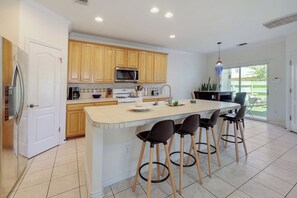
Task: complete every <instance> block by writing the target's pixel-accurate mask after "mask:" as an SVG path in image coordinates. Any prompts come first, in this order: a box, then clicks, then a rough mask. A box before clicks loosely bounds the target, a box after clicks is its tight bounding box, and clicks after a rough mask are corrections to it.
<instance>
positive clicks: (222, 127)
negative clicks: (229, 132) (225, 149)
mask: <svg viewBox="0 0 297 198" xmlns="http://www.w3.org/2000/svg"><path fill="white" fill-rule="evenodd" d="M225 122H226V121H225V120H223V123H222V126H221V130H220V133H219V138H218V143H217V146H218V147H220V142H221V137H222V135H223V132H224V126H225Z"/></svg>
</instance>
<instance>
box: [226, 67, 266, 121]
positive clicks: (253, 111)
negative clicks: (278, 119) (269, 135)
mask: <svg viewBox="0 0 297 198" xmlns="http://www.w3.org/2000/svg"><path fill="white" fill-rule="evenodd" d="M221 89H222V90H223V91H224V90H231V91H234V94H235V93H237V92H246V93H247V96H246V102H245V104H246V105H247V114H246V115H247V116H248V117H251V118H256V119H264V120H266V119H267V64H261V65H250V66H238V67H232V68H224V70H223V73H222V88H221Z"/></svg>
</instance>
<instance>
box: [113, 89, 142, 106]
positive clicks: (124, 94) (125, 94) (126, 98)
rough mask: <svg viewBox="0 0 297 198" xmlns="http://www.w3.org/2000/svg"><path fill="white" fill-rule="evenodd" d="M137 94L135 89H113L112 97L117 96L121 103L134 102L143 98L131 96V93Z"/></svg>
mask: <svg viewBox="0 0 297 198" xmlns="http://www.w3.org/2000/svg"><path fill="white" fill-rule="evenodd" d="M131 92H132V93H133V94H134V95H135V89H113V93H112V97H113V98H117V99H118V102H119V103H132V102H136V101H142V98H139V97H137V96H131V97H130V93H131Z"/></svg>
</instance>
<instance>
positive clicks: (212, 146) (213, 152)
mask: <svg viewBox="0 0 297 198" xmlns="http://www.w3.org/2000/svg"><path fill="white" fill-rule="evenodd" d="M196 144H203V145H206V146H207V144H206V143H205V142H196ZM210 147H211V148H213V149H214V151H212V152H210V154H215V153H216V152H217V149H216V147H215V146H214V145H211V144H210ZM197 152H198V153H201V154H208V152H204V151H199V150H197Z"/></svg>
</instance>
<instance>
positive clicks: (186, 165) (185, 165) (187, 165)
mask: <svg viewBox="0 0 297 198" xmlns="http://www.w3.org/2000/svg"><path fill="white" fill-rule="evenodd" d="M176 153H180V151H175V152H172V153H170V155H169V158H170V157H171V155H174V154H176ZM184 154H186V155H188V156H190V157H191V158H192V159H194V162H193V163H191V164H184V165H183V167H191V166H194V165H195V164H196V159H195V157H194V156H193V155H191V154H190V153H187V152H184ZM170 162H171V163H172V164H174V165H176V166H180V164H178V163H175V162H174V161H172V160H171V159H170Z"/></svg>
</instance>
